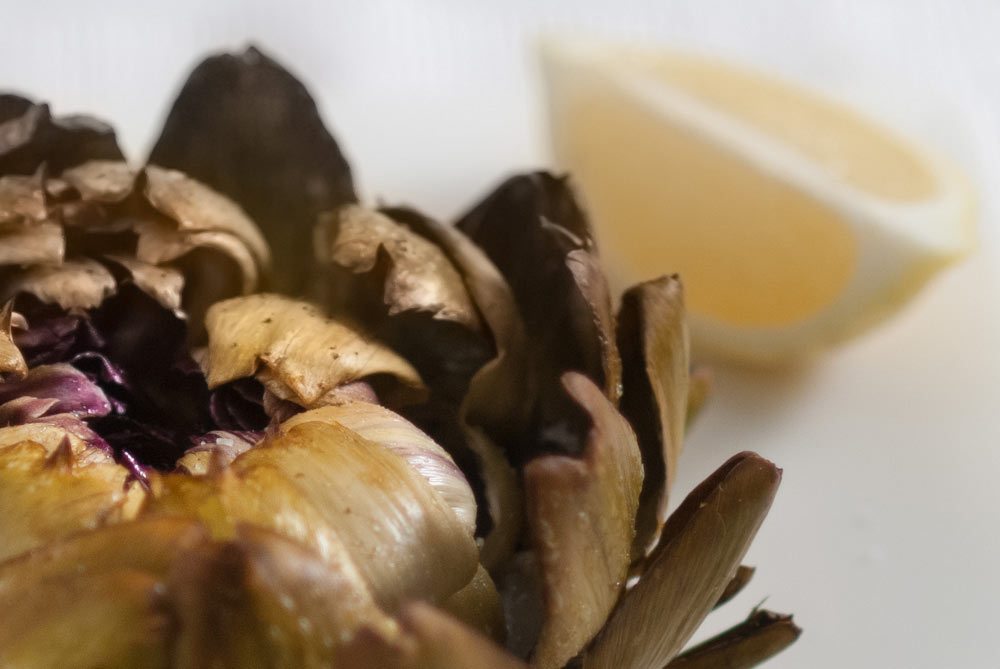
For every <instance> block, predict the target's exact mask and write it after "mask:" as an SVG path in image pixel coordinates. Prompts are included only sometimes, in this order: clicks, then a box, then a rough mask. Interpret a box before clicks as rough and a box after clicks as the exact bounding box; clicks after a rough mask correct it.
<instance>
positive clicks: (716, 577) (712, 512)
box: [583, 453, 781, 669]
mask: <svg viewBox="0 0 1000 669" xmlns="http://www.w3.org/2000/svg"><path fill="white" fill-rule="evenodd" d="M780 480H781V470H779V469H778V468H777V467H775V466H774V465H773V464H772V463H771V462H769V461H767V460H765V459H764V458H762V457H760V456H759V455H756V454H754V453H740V454H738V455H735V456H733V457H732V458H731V459H730V460H729V461H728V462H726V463H725V464H724V465H722V467H720V468H719V469H718V470H716V471H715V473H714V474H712V475H711V476H709V477H708V478H707V479H706V480H705V481H704V482H702V483H701V484H700V485H699V486H697V487H696V488H695V489H694V490H693V491H692V492H691V494H689V495H688V496H687V497H686V498H685V500H684V501H683V502H682V503H681V505H680V506H679V507H678V508H677V510H676V511H674V513H673V514H671V516H670V518H669V519H668V520H667V524H666V525H665V526H664V529H663V533H662V535H661V536H660V541H659V543H658V544H657V546H656V547H655V548H654V549H653V551H652V552H651V553H650V554H649V555H648V556H647V557H646V564H645V566H644V568H643V570H642V573H643V575H642V577H640V579H639V582H638V583H637V584H636V585H635V586H634V587H633V588H632V589H631V590H629V591H627V592H626V593H625V594H624V595H623V596H622V599H621V602H619V604H618V606H617V608H616V609H615V611H614V613H613V614H612V615H611V617H610V619H609V620H608V622H607V624H606V625H605V627H604V629H603V630H602V631H601V633H600V635H599V636H598V637H597V638H596V639H595V641H594V643H593V644H592V646H591V647H590V649H588V651H587V653H586V654H585V656H584V658H583V666H584V667H585V668H586V669H603V668H609V669H610V668H612V667H613V668H614V669H661V668H662V667H664V666H666V665H667V663H669V662H670V661H671V660H672V659H673V658H674V656H675V655H677V653H678V652H679V651H680V649H681V648H682V647H683V645H684V644H685V643H686V642H687V640H688V639H689V638H690V637H691V635H692V634H693V633H694V631H695V630H696V629H697V628H698V626H699V625H700V624H701V622H702V620H704V618H705V616H706V615H707V614H708V612H709V611H710V610H711V609H712V607H714V606H715V604H716V602H718V601H719V597H720V596H721V594H722V592H723V591H724V590H725V587H726V585H727V584H728V583H729V582H730V580H731V579H732V578H733V576H734V575H735V573H736V570H737V568H738V567H739V563H740V560H741V559H742V558H743V555H744V554H745V553H746V551H747V549H748V548H749V546H750V542H751V540H752V539H753V537H754V535H755V534H756V533H757V529H758V528H759V527H760V524H761V523H762V522H763V520H764V516H765V515H766V514H767V511H768V509H769V508H770V506H771V502H772V501H773V499H774V495H775V493H776V492H777V488H778V484H779V482H780Z"/></svg>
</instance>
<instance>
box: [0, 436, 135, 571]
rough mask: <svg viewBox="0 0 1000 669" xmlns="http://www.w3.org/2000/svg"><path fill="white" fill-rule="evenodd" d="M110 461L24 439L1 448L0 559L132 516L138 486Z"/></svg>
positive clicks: (124, 470) (64, 447)
mask: <svg viewBox="0 0 1000 669" xmlns="http://www.w3.org/2000/svg"><path fill="white" fill-rule="evenodd" d="M128 479H129V473H128V471H127V470H126V469H125V468H124V467H120V466H119V465H117V464H115V463H114V462H111V461H104V462H96V463H78V461H77V457H76V455H75V454H74V453H73V451H72V449H71V447H70V445H69V442H68V441H64V442H62V445H61V446H60V447H57V448H56V450H55V451H53V452H51V453H50V452H48V451H47V450H46V448H45V447H44V446H42V445H39V444H37V443H34V442H31V441H23V442H20V443H17V444H14V445H11V446H6V447H2V448H0V561H2V560H4V559H6V558H9V557H11V556H14V555H18V554H19V553H22V552H24V551H26V550H29V549H31V548H35V547H37V546H41V545H44V544H46V543H47V542H49V541H52V540H55V539H59V538H61V537H64V536H66V535H68V534H70V533H72V532H75V531H78V530H83V529H91V528H94V527H99V526H101V525H107V524H112V523H117V522H121V521H123V520H127V519H129V518H131V517H134V515H135V513H136V511H137V509H138V505H139V503H141V500H142V494H143V493H142V491H141V489H139V487H138V486H137V485H135V484H131V483H129V481H128Z"/></svg>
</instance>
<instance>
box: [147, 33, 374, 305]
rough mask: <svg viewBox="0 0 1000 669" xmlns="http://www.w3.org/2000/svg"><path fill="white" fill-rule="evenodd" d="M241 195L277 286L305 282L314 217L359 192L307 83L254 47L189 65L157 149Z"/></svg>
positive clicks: (161, 159) (154, 158) (156, 157)
mask: <svg viewBox="0 0 1000 669" xmlns="http://www.w3.org/2000/svg"><path fill="white" fill-rule="evenodd" d="M149 161H150V162H151V163H153V164H156V165H163V166H164V167H169V168H174V169H179V170H182V171H184V172H185V173H187V174H189V175H191V176H192V177H193V178H195V179H198V180H199V181H202V182H203V183H205V184H208V185H209V186H211V187H212V188H214V189H215V190H217V191H219V192H221V193H223V194H225V195H226V196H228V197H230V198H232V199H233V200H234V201H236V202H239V203H240V205H241V206H242V207H243V209H244V210H245V211H246V212H247V213H248V214H249V215H250V217H251V218H252V219H253V220H254V221H256V223H257V224H258V225H259V226H260V227H261V229H262V230H263V232H264V236H265V237H266V238H267V240H268V242H269V243H270V246H271V248H272V250H273V252H274V257H275V268H276V270H277V271H276V272H275V275H274V280H275V283H274V287H275V288H276V289H277V290H279V291H281V292H286V293H291V294H299V293H301V292H302V290H303V288H304V286H305V281H306V278H307V276H308V270H309V269H310V268H311V263H310V262H308V260H309V259H311V258H312V249H311V248H310V243H311V240H310V232H311V230H312V228H313V225H314V224H315V222H316V217H317V216H318V215H319V214H320V213H321V212H325V211H333V210H336V209H337V208H338V207H340V206H341V205H343V204H346V203H349V202H355V201H356V200H357V198H356V196H355V194H354V185H353V183H352V180H351V171H350V168H349V166H348V164H347V161H346V160H345V159H344V157H343V155H342V154H341V152H340V148H339V147H338V146H337V143H336V141H335V140H334V139H333V137H332V136H331V135H330V133H329V131H327V129H326V128H325V127H324V124H323V120H322V118H321V117H320V114H319V111H318V110H317V108H316V103H315V102H314V101H313V99H312V97H311V96H310V95H309V93H308V91H306V89H305V87H304V86H303V85H302V84H301V83H300V82H299V81H298V80H297V79H296V78H295V77H294V76H293V75H292V74H290V73H289V72H288V71H287V70H285V69H284V68H283V67H282V66H281V65H280V64H278V63H277V62H275V61H274V60H272V59H271V58H269V57H268V56H267V55H265V54H263V53H261V52H260V51H259V50H257V49H256V48H253V47H251V48H249V49H247V50H246V51H245V52H244V53H242V54H235V55H232V54H220V55H217V56H212V57H210V58H208V59H206V60H204V61H203V62H202V63H200V64H199V65H198V67H196V68H195V69H194V71H193V72H191V74H190V76H189V77H188V80H187V81H186V82H185V84H184V87H183V88H182V89H181V92H180V94H179V95H178V96H177V99H176V100H175V101H174V104H173V107H172V108H171V110H170V113H169V115H168V116H167V120H166V122H165V123H164V126H163V131H162V134H161V135H160V138H159V139H158V140H157V142H156V145H155V146H154V147H153V150H152V153H151V154H150V157H149Z"/></svg>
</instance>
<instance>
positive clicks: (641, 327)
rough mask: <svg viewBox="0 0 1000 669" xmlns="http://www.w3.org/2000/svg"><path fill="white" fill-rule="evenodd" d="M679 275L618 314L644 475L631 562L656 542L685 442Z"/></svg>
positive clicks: (641, 289) (632, 295)
mask: <svg viewBox="0 0 1000 669" xmlns="http://www.w3.org/2000/svg"><path fill="white" fill-rule="evenodd" d="M683 290H684V289H683V286H682V285H681V282H680V279H678V278H677V277H676V276H668V277H662V278H659V279H655V280H653V281H647V282H645V283H641V284H639V285H637V286H634V287H632V288H630V289H629V290H627V291H625V294H624V295H623V296H622V303H621V308H620V310H619V313H618V349H619V351H620V352H621V356H622V368H623V383H622V385H623V388H624V391H623V393H622V399H621V412H622V414H624V416H625V417H626V418H627V419H628V420H629V423H630V424H631V425H632V428H633V429H634V430H635V432H636V438H637V439H638V441H639V449H640V450H641V451H642V464H643V469H644V470H645V472H646V476H645V478H644V479H643V482H642V494H641V495H640V497H639V514H638V516H637V517H636V540H635V541H636V543H635V550H634V551H633V558H634V559H639V558H641V557H642V556H643V555H645V553H646V552H647V551H648V550H649V549H650V548H652V547H653V546H654V545H655V544H656V540H657V538H658V537H659V534H660V530H661V528H662V527H663V523H664V522H665V521H666V518H667V502H668V496H669V492H670V487H671V484H672V483H673V480H674V476H675V475H676V470H677V459H678V458H679V457H680V454H681V447H682V444H683V440H684V426H685V422H686V417H687V410H688V409H687V406H688V393H689V381H688V376H689V371H688V370H689V366H690V360H689V358H690V354H689V349H690V345H689V343H688V332H687V326H686V325H685V317H684V292H683Z"/></svg>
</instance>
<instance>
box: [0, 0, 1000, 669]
mask: <svg viewBox="0 0 1000 669" xmlns="http://www.w3.org/2000/svg"><path fill="white" fill-rule="evenodd" d="M0 22H2V23H3V38H2V39H0V85H2V86H5V87H13V88H15V89H20V90H21V91H23V92H27V93H30V94H33V95H36V96H39V97H45V98H48V99H50V100H52V101H53V103H54V106H55V109H56V111H61V112H69V111H91V112H96V113H99V114H101V115H104V116H107V117H110V118H112V119H114V120H115V121H116V123H117V124H118V126H119V129H120V133H121V136H122V137H123V139H124V141H125V144H126V146H127V147H128V148H129V149H130V150H131V151H132V152H133V156H134V157H135V158H136V159H137V160H138V159H140V158H141V156H142V155H143V152H144V150H145V148H146V147H147V146H148V145H149V142H150V141H151V140H152V139H153V138H154V136H155V132H156V129H157V127H158V123H159V120H160V118H162V115H163V114H164V112H165V109H166V105H167V104H168V102H169V100H170V99H171V97H172V95H173V92H174V90H175V88H176V87H177V86H178V85H179V84H180V82H181V80H182V78H183V76H184V75H185V73H186V71H187V69H188V68H189V67H190V66H191V65H192V64H193V62H194V61H195V60H196V59H197V58H198V57H199V56H200V54H202V53H203V52H205V51H209V50H217V49H220V48H236V47H241V46H242V45H244V44H245V43H247V41H248V40H253V41H255V42H257V43H258V44H259V45H260V46H262V47H263V48H265V49H267V50H270V51H271V52H272V54H273V55H275V56H277V57H279V58H280V59H282V60H283V61H284V62H285V63H286V64H287V65H289V66H290V67H292V68H293V69H294V70H296V71H297V72H298V73H300V74H301V75H302V76H303V78H304V79H305V80H306V81H307V82H308V83H309V84H310V86H311V87H312V90H313V92H314V94H315V95H316V97H317V98H318V99H319V101H320V102H321V105H322V107H323V109H324V112H325V115H326V117H327V119H328V120H329V121H330V123H331V124H332V126H333V128H334V129H335V131H336V133H337V135H338V137H339V139H340V140H341V143H342V146H343V147H344V148H345V149H346V151H347V153H348V154H349V158H350V159H351V160H352V162H353V164H354V166H355V170H356V175H357V177H358V179H359V182H360V184H361V186H362V189H363V190H364V191H365V192H366V193H367V194H368V195H369V196H371V197H384V198H386V199H388V200H393V201H398V200H408V201H410V202H413V203H416V204H419V205H421V206H422V207H423V208H425V209H427V210H429V211H430V212H431V213H434V214H438V215H442V216H452V215H454V214H455V213H457V212H458V211H459V210H460V209H462V208H463V207H464V206H465V205H466V204H468V203H470V202H471V201H472V200H473V199H475V198H477V197H478V196H479V195H481V194H482V193H483V192H484V191H485V190H486V189H487V188H489V187H491V185H492V184H493V183H494V182H496V181H497V180H498V179H499V178H500V176H501V175H503V174H506V173H508V172H510V171H512V170H516V169H521V168H528V167H534V166H538V165H544V164H545V163H546V161H547V159H548V153H547V147H546V144H545V141H544V125H543V123H542V118H543V116H542V113H541V107H540V100H539V97H538V90H537V86H538V78H537V71H536V62H535V58H534V55H533V50H532V46H533V43H534V41H535V39H536V38H537V36H538V35H539V34H542V33H544V32H556V33H558V32H565V31H583V32H585V33H588V34H594V35H598V36H603V37H611V38H620V39H630V40H631V39H637V40H643V41H653V42H662V43H664V44H670V45H673V46H681V47H688V48H692V49H697V50H700V51H709V52H712V53H715V54H719V55H723V56H729V57H732V58H736V59H740V60H743V61H745V62H748V63H753V64H757V65H760V66H763V67H767V68H770V69H771V70H773V71H775V72H778V73H780V74H783V75H785V76H787V77H790V78H793V79H799V80H802V81H804V82H808V83H809V84H810V85H812V86H814V87H817V88H821V89H825V90H827V91H829V92H831V93H833V94H836V95H839V96H841V97H843V98H845V99H849V100H853V101H854V102H855V103H857V104H859V105H861V106H863V107H865V108H868V109H869V110H871V111H873V112H875V113H877V114H879V115H881V117H882V118H883V119H884V120H885V121H886V122H887V123H890V124H892V125H894V126H896V127H897V128H899V129H901V130H903V131H906V132H908V133H910V134H912V135H916V136H919V137H920V138H921V139H922V140H924V141H925V142H926V143H928V144H930V145H931V146H933V147H935V148H937V149H938V150H940V151H942V152H945V153H947V154H950V155H951V156H952V157H953V158H955V159H956V160H959V161H960V162H962V163H963V164H964V165H965V167H966V169H967V170H968V171H969V172H970V173H971V175H972V176H973V178H974V179H975V180H976V182H977V183H978V184H979V187H980V192H981V196H982V202H981V209H982V217H981V218H982V222H981V226H980V233H981V234H980V237H981V239H982V242H981V245H980V247H981V248H980V251H979V252H978V253H977V254H976V255H975V256H974V257H972V258H971V259H970V260H969V261H968V262H966V263H965V264H964V265H962V266H961V267H959V268H957V269H955V270H952V271H950V272H949V273H947V274H946V275H945V276H943V277H942V278H941V279H940V280H938V281H937V282H936V283H934V284H933V285H932V286H931V288H930V289H929V290H928V291H927V292H926V293H924V294H923V295H921V296H920V298H919V299H918V300H917V301H916V302H915V303H914V304H913V305H912V306H911V307H910V308H908V309H907V310H906V311H905V312H904V313H903V314H902V315H901V316H900V317H899V318H897V319H896V320H895V321H893V322H892V323H891V324H889V325H888V326H887V327H884V328H883V329H881V330H879V331H877V332H876V333H873V334H871V335H868V336H866V337H864V338H862V339H861V340H859V341H857V342H855V343H853V344H851V345H849V346H847V347H845V348H843V349H842V350H840V351H838V352H836V353H834V354H831V355H829V356H827V357H826V358H824V359H822V360H820V361H819V362H817V363H816V364H813V365H810V366H809V367H807V368H798V369H788V370H782V371H778V372H771V373H768V374H764V373H761V372H754V371H750V370H740V369H733V368H718V369H717V370H716V378H717V391H716V395H715V397H714V399H713V401H712V403H711V404H710V406H709V409H708V410H707V412H706V414H705V415H704V416H703V418H702V420H701V421H700V423H699V424H698V425H697V427H696V429H695V431H694V433H693V434H692V435H691V437H690V439H689V442H688V445H687V451H686V454H685V456H684V459H683V462H682V471H681V475H680V478H679V481H678V486H679V490H680V491H686V490H687V489H689V488H690V487H691V486H692V485H693V484H694V483H695V481H696V480H697V479H699V478H701V477H703V476H704V475H706V474H707V473H708V472H709V471H711V469H713V468H714V467H715V466H716V465H717V464H719V463H721V462H722V461H723V460H724V459H725V458H726V457H727V456H728V455H730V454H732V453H734V452H736V451H738V450H742V449H753V450H757V451H759V452H761V453H763V454H765V455H766V456H768V457H770V458H772V459H774V460H775V461H777V462H778V463H779V464H780V465H782V466H783V467H784V468H785V481H784V485H783V487H782V490H781V492H780V493H779V496H778V499H777V501H776V504H775V507H774V510H773V512H772V515H771V517H770V518H769V519H768V521H767V522H766V524H765V526H764V528H763V530H762V532H761V534H760V536H759V539H758V541H757V543H756V544H755V546H754V548H753V549H752V551H751V554H750V556H749V558H748V561H749V563H751V564H755V565H757V566H758V568H759V569H758V573H757V576H756V578H755V579H754V582H753V583H752V584H751V585H750V586H749V588H748V589H747V592H746V593H745V594H743V595H741V596H740V597H739V598H738V599H737V600H735V601H734V602H733V603H732V604H730V605H729V606H728V607H726V609H725V610H723V611H720V612H718V613H715V614H713V616H712V617H711V618H710V620H709V622H708V629H712V630H716V629H720V628H722V627H724V626H726V625H728V624H731V623H733V622H735V621H736V620H738V619H740V618H741V617H742V616H743V615H744V614H745V613H746V612H747V610H748V609H749V608H750V607H752V606H753V605H754V604H756V603H758V602H759V601H760V600H761V599H763V598H764V597H768V600H767V606H768V607H770V608H773V609H776V610H780V611H794V612H795V613H796V619H797V620H798V621H799V622H800V623H801V625H802V626H803V627H804V628H805V629H806V631H805V634H804V636H803V637H802V638H801V639H800V641H799V643H798V644H797V645H796V646H794V647H793V648H792V649H790V650H789V651H788V652H787V653H786V654H785V655H783V656H782V657H781V658H780V659H777V660H775V661H773V662H772V663H770V664H768V666H769V667H774V668H775V669H780V668H782V667H784V668H788V667H809V668H811V669H842V668H845V667H879V668H882V667H893V668H896V667H899V668H908V669H919V668H927V669H932V668H933V669H950V668H963V669H964V668H979V667H982V668H996V667H1000V642H998V641H997V626H998V625H1000V487H998V485H997V478H998V475H1000V417H998V416H997V413H998V408H1000V407H998V400H1000V392H998V390H1000V304H998V298H1000V291H998V288H1000V284H998V279H1000V276H998V272H997V269H996V264H997V262H996V261H997V260H998V258H1000V256H998V254H1000V235H998V234H997V229H996V223H995V221H996V217H997V214H998V213H1000V199H998V196H997V194H998V192H1000V188H998V184H1000V46H997V45H998V44H1000V41H998V36H997V35H998V32H1000V3H997V2H990V1H989V0H982V1H980V2H975V1H972V0H964V1H959V0H952V1H947V0H942V1H940V2H931V1H930V0H925V1H919V2H918V1H916V0H909V1H908V0H899V1H898V2H861V1H860V0H859V1H857V2H850V1H847V0H841V1H836V0H829V1H826V2H819V1H816V2H809V1H803V2H792V1H788V0H786V1H781V2H779V1H777V0H773V1H749V0H748V1H744V2H723V1H721V0H691V1H686V2H679V1H668V0H655V1H654V0H650V1H649V2H637V1H633V2H623V1H621V0H619V1H617V2H614V3H612V2H606V3H601V2H597V1H592V0H588V1H584V0H576V2H571V1H569V0H567V1H566V2H539V1H537V0H536V1H535V2H531V1H529V0H504V1H503V2H496V3H485V2H472V1H464V2H460V1H458V0H424V1H423V2H405V1H403V0H400V1H399V2H390V1H387V0H383V1H370V0H369V1H357V2H319V1H316V2H281V3H265V2H237V1H235V0H233V1H226V2H223V1H220V0H216V1H214V2H200V1H193V0H173V1H171V2H158V3H155V4H154V3H142V2H137V1H132V2H128V3H124V2H103V3H91V2H75V1H73V2H71V1H66V2H49V3H42V2H38V3H27V2H14V1H13V0H2V2H0ZM665 269H669V268H665Z"/></svg>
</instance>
